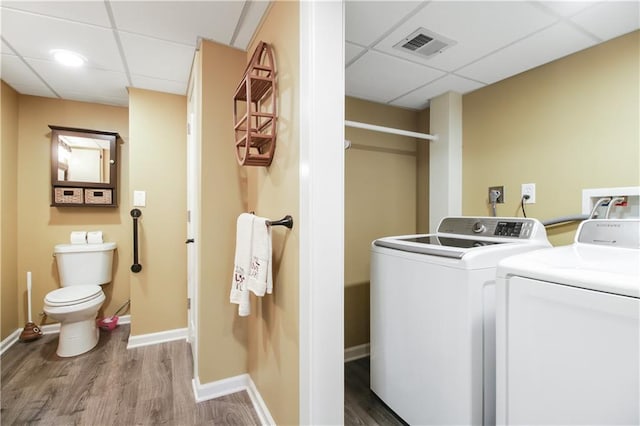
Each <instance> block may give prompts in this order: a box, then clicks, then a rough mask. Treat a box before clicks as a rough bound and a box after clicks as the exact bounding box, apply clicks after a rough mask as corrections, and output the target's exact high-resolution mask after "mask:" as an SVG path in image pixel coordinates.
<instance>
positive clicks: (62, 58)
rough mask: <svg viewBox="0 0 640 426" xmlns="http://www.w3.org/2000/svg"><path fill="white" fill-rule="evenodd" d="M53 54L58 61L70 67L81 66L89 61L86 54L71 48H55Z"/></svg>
mask: <svg viewBox="0 0 640 426" xmlns="http://www.w3.org/2000/svg"><path fill="white" fill-rule="evenodd" d="M51 54H52V55H53V59H55V60H56V61H57V62H58V63H60V64H62V65H66V66H68V67H81V66H82V65H84V63H85V62H87V59H86V58H85V57H84V56H82V55H80V54H78V53H76V52H72V51H70V50H64V49H53V50H52V51H51Z"/></svg>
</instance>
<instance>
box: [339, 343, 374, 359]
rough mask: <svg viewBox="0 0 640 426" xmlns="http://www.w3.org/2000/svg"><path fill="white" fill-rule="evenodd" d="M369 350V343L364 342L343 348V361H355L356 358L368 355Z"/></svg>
mask: <svg viewBox="0 0 640 426" xmlns="http://www.w3.org/2000/svg"><path fill="white" fill-rule="evenodd" d="M370 352H371V345H370V344H369V343H365V344H363V345H358V346H351V347H350V348H345V349H344V362H349V361H355V360H356V359H360V358H364V357H367V356H369V354H370Z"/></svg>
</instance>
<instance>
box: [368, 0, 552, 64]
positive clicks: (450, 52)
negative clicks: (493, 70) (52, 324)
mask: <svg viewBox="0 0 640 426" xmlns="http://www.w3.org/2000/svg"><path fill="white" fill-rule="evenodd" d="M555 20H557V18H556V17H555V16H553V14H551V13H549V12H545V11H544V10H543V9H542V8H540V7H536V6H534V5H532V4H530V3H527V2H519V1H518V2H508V1H496V2H484V1H483V2H480V1H478V2H474V1H467V2H464V1H450V2H447V1H436V2H432V3H429V4H427V6H426V7H425V8H424V9H422V10H421V11H420V12H418V13H417V14H415V15H414V16H413V17H412V18H411V19H409V20H408V21H406V22H405V23H404V24H403V25H401V26H400V27H398V28H397V29H396V30H394V31H393V32H392V33H391V34H390V35H389V36H387V37H385V39H384V40H382V41H381V42H380V43H378V44H377V45H376V46H375V49H376V50H380V51H383V52H386V53H388V54H391V55H395V56H399V57H403V58H406V59H408V60H411V61H414V62H420V63H424V64H425V65H428V66H430V67H434V68H438V69H442V70H447V71H453V70H455V69H457V68H459V67H462V66H464V65H466V64H468V63H470V62H473V61H475V60H477V59H478V58H481V57H482V56H485V55H487V54H489V53H491V52H493V51H495V50H497V49H499V48H501V47H504V46H505V45H507V44H509V43H511V42H513V41H514V40H518V39H519V38H522V37H525V36H527V35H529V34H531V33H533V32H535V31H538V30H540V29H542V28H544V27H545V26H548V25H551V23H552V22H554V21H555ZM420 27H424V28H426V29H427V30H430V31H432V32H435V33H437V34H440V35H442V36H444V37H447V38H449V39H452V40H454V41H455V42H456V44H454V45H453V46H452V47H450V48H448V49H446V50H444V51H443V52H442V53H440V54H436V55H434V56H432V57H430V58H426V59H425V58H423V57H421V56H418V55H414V54H412V53H405V52H402V51H400V50H397V49H394V48H393V45H395V44H396V43H398V42H399V41H400V40H402V39H404V38H405V37H407V36H408V35H409V34H411V33H412V32H414V31H415V30H416V29H418V28H420Z"/></svg>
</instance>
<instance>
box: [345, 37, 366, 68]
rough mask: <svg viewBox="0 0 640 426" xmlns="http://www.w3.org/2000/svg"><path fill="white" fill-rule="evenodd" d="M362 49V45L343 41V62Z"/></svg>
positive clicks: (349, 60) (352, 57)
mask: <svg viewBox="0 0 640 426" xmlns="http://www.w3.org/2000/svg"><path fill="white" fill-rule="evenodd" d="M363 51H364V47H360V46H357V45H355V44H352V43H349V42H345V44H344V63H345V64H348V63H349V62H351V61H352V60H353V59H354V58H355V57H356V56H358V55H359V54H360V53H362V52H363Z"/></svg>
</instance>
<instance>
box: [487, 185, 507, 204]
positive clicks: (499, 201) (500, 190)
mask: <svg viewBox="0 0 640 426" xmlns="http://www.w3.org/2000/svg"><path fill="white" fill-rule="evenodd" d="M493 191H498V193H499V195H498V199H497V200H496V203H497V204H502V203H504V186H490V187H489V204H491V200H492V199H493V196H492V192H493Z"/></svg>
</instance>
